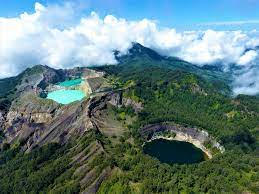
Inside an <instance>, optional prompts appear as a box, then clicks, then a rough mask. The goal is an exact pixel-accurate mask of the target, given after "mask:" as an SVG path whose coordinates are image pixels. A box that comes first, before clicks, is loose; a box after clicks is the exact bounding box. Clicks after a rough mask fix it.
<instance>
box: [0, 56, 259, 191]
mask: <svg viewBox="0 0 259 194" xmlns="http://www.w3.org/2000/svg"><path fill="white" fill-rule="evenodd" d="M123 60H124V61H122V62H121V65H117V66H103V67H96V68H94V69H97V70H101V71H105V72H106V76H107V77H110V76H112V77H116V78H117V79H118V81H119V82H120V84H118V85H120V86H123V85H127V83H129V82H131V83H134V84H131V86H130V87H129V88H127V89H124V90H123V96H124V97H127V98H131V99H133V100H134V101H137V102H142V103H143V106H144V109H143V110H142V111H141V112H139V113H137V114H135V113H134V111H133V110H132V109H131V108H125V107H122V108H121V109H117V110H116V109H114V110H109V111H114V112H115V114H118V115H119V116H118V120H119V121H120V122H124V120H125V118H127V117H136V119H135V120H134V122H133V123H131V124H128V125H126V127H127V131H126V132H125V133H124V135H123V137H121V138H120V139H119V142H117V143H114V141H113V139H112V138H110V137H107V136H106V135H104V134H102V133H100V132H99V131H96V130H91V131H88V132H86V134H85V135H84V136H83V137H81V138H73V139H72V140H71V141H70V143H69V144H67V145H62V146H61V145H58V144H49V145H45V146H43V147H41V148H36V149H34V150H33V151H32V152H30V153H23V152H21V151H20V148H21V146H22V143H23V142H20V143H19V144H17V145H15V146H13V145H12V146H9V145H6V146H4V147H3V149H2V151H1V153H0V193H79V192H80V191H81V190H80V186H79V184H80V183H79V180H80V176H82V175H80V174H79V175H77V176H76V175H75V174H74V171H75V168H74V167H72V165H71V162H72V158H73V156H75V155H76V154H77V152H78V150H76V151H75V150H74V149H72V148H73V147H74V146H75V145H77V146H76V147H80V149H83V148H84V147H86V146H87V145H89V144H90V143H91V142H93V141H97V142H98V143H100V144H101V145H102V146H103V147H104V150H105V151H104V152H103V153H100V154H99V155H98V157H96V158H94V160H93V161H91V162H90V163H89V166H90V168H95V169H96V172H97V173H101V171H102V169H104V168H106V167H109V168H111V169H112V173H111V174H110V176H109V177H108V178H107V179H105V180H104V181H103V182H102V184H101V185H100V188H99V190H98V193H103V194H108V193H110V194H123V193H125V194H126V193H129V194H131V193H143V194H144V193H146V194H150V193H181V194H185V193H186V194H189V193H201V194H204V193H209V194H218V193H234V194H236V193H258V192H259V173H258V172H259V143H258V142H259V130H258V129H259V98H258V97H252V96H245V95H239V96H237V97H233V96H231V95H229V94H230V93H231V92H230V89H229V87H228V85H227V84H226V83H225V82H222V81H217V79H212V78H210V77H209V76H208V77H204V76H200V74H199V73H195V72H189V71H185V70H179V69H177V68H172V67H170V66H161V65H156V63H159V64H162V63H165V62H163V61H162V62H161V60H162V59H159V58H158V59H157V58H156V59H155V60H153V59H152V61H150V58H148V57H143V56H142V57H141V61H140V59H139V58H135V60H132V61H133V62H131V63H128V61H127V60H128V59H123ZM154 61H155V62H154ZM124 63H128V65H125V64H124ZM132 63H133V64H132ZM176 63H177V62H176ZM147 64H148V65H147ZM168 121H173V122H175V123H177V124H180V125H183V126H191V127H198V128H200V129H204V130H206V131H208V132H209V134H211V135H212V136H213V137H215V138H216V139H217V140H218V141H219V142H220V143H221V144H222V145H223V146H224V147H225V148H226V151H225V152H224V153H223V154H217V155H215V156H214V157H213V158H212V159H211V160H206V161H204V162H201V163H197V164H192V165H186V164H185V165H179V164H172V165H169V164H164V163H161V162H159V161H158V160H157V159H155V158H152V157H150V156H148V155H145V154H144V153H143V150H142V144H143V141H144V140H143V139H142V137H141V135H140V133H139V129H140V128H141V127H143V126H145V125H147V124H152V123H161V122H168ZM78 145H80V146H78Z"/></svg>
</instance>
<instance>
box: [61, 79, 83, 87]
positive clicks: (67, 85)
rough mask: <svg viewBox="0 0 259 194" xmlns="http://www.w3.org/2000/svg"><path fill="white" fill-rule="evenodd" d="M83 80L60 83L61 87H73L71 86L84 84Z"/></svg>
mask: <svg viewBox="0 0 259 194" xmlns="http://www.w3.org/2000/svg"><path fill="white" fill-rule="evenodd" d="M82 81H83V79H73V80H67V81H64V82H61V83H59V84H58V85H59V86H64V87H71V86H77V85H80V84H81V83H82Z"/></svg>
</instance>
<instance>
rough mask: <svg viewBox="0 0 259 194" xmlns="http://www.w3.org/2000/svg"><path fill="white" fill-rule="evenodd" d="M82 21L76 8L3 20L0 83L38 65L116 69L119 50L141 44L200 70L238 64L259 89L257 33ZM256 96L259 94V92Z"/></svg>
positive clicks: (92, 17)
mask: <svg viewBox="0 0 259 194" xmlns="http://www.w3.org/2000/svg"><path fill="white" fill-rule="evenodd" d="M77 15H78V13H77V10H76V8H75V5H74V4H72V3H64V4H63V5H62V6H60V5H51V6H48V7H46V6H43V5H41V4H39V3H36V4H35V12H34V13H32V14H28V13H23V14H21V15H20V16H19V17H15V18H0V77H7V76H11V75H15V74H17V73H19V72H21V71H22V70H24V69H25V68H27V67H29V66H32V65H35V64H46V65H49V66H51V67H55V68H72V67H74V66H89V65H103V64H116V60H115V58H114V55H113V51H114V50H119V51H121V52H122V53H127V51H128V49H129V48H130V47H131V43H132V42H139V43H141V44H143V45H144V46H147V47H150V48H152V49H154V50H156V51H157V52H159V53H160V54H162V55H167V56H177V57H180V58H182V59H184V60H187V61H189V62H192V63H195V64H197V65H200V66H202V65H205V64H217V65H222V67H223V68H224V69H226V70H227V69H228V68H229V65H231V64H236V65H237V66H240V67H242V68H245V69H246V72H244V73H243V74H242V76H250V78H251V79H253V80H254V81H255V82H256V83H259V80H258V79H256V76H251V75H250V74H251V73H250V74H248V69H251V68H250V67H251V66H252V65H253V66H256V65H257V64H255V63H254V62H253V61H255V60H256V58H257V55H258V54H257V51H254V50H249V51H247V49H248V48H254V47H255V46H258V45H259V32H258V31H256V30H254V31H250V32H244V31H213V30H207V31H188V32H177V31H176V30H175V29H172V28H161V27H158V26H157V24H156V22H154V21H152V20H148V19H143V20H140V21H127V20H125V19H121V18H116V17H114V16H112V15H108V16H106V17H104V18H100V17H99V16H98V15H97V14H96V13H94V12H92V13H91V14H90V15H89V16H87V17H82V18H80V19H79V20H78V17H77ZM255 69H257V68H253V70H252V72H253V71H254V70H255ZM258 69H259V68H258ZM242 76H238V77H237V78H236V80H238V78H240V79H241V78H242V79H243V77H242ZM252 77H253V78H252ZM242 79H241V80H238V81H236V84H235V86H236V87H249V86H251V84H248V85H247V84H244V85H242V84H241V82H242ZM253 90H254V91H255V93H259V87H255V88H253ZM235 91H239V90H238V89H236V90H235ZM237 93H238V92H237ZM249 93H250V92H249Z"/></svg>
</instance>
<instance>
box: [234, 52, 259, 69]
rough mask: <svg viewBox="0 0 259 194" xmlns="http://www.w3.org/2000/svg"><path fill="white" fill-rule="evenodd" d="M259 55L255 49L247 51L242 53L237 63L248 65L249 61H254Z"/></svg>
mask: <svg viewBox="0 0 259 194" xmlns="http://www.w3.org/2000/svg"><path fill="white" fill-rule="evenodd" d="M257 55H258V53H257V52H256V51H254V50H250V51H247V52H246V53H245V54H244V55H242V56H241V57H240V58H239V60H238V62H237V64H239V65H247V64H248V63H251V62H253V61H254V60H255V59H256V57H257Z"/></svg>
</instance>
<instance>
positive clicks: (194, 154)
mask: <svg viewBox="0 0 259 194" xmlns="http://www.w3.org/2000/svg"><path fill="white" fill-rule="evenodd" d="M143 151H144V153H145V154H148V155H150V156H152V157H155V158H157V159H158V160H159V161H161V162H163V163H168V164H173V163H177V164H193V163H198V162H202V161H204V160H205V159H206V156H205V153H203V151H202V150H200V149H199V148H197V147H195V146H194V145H193V144H191V143H187V142H182V141H174V140H165V139H155V140H152V141H150V142H146V143H145V145H144V146H143Z"/></svg>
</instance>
